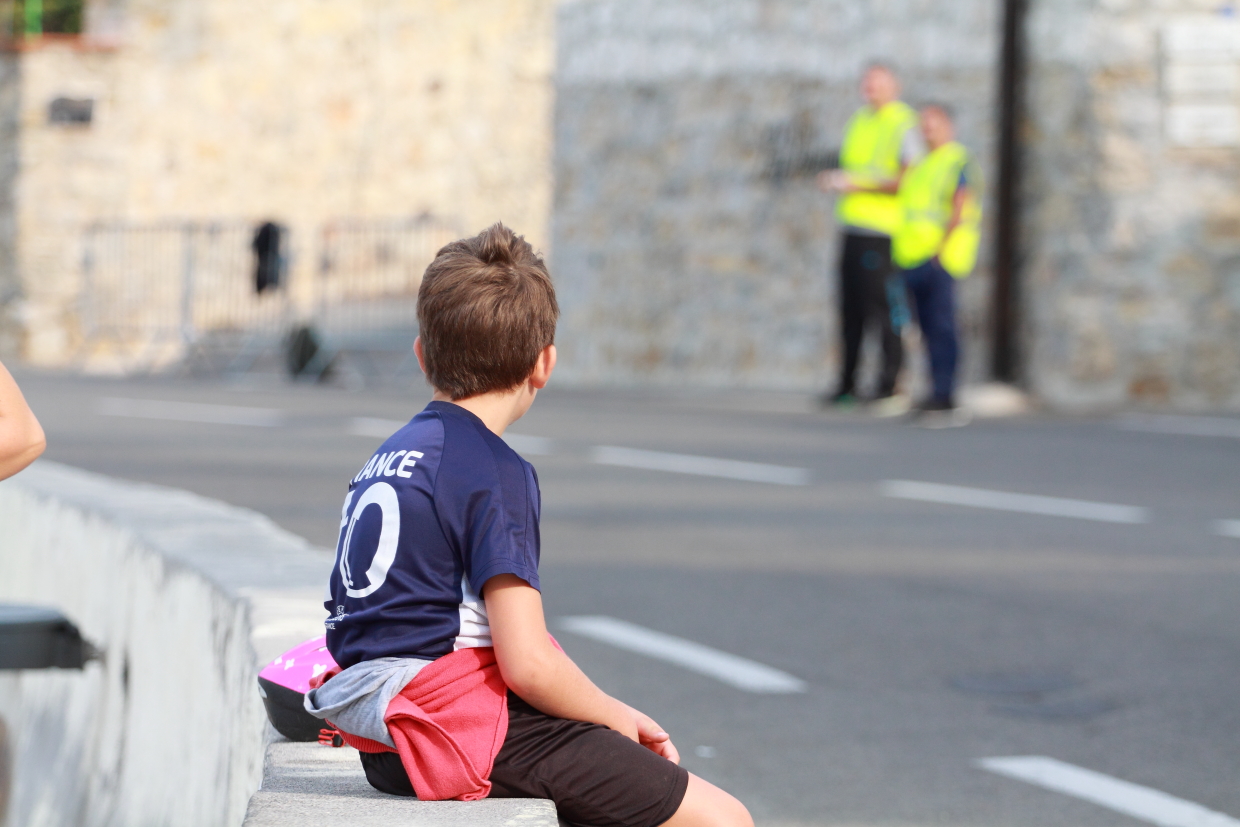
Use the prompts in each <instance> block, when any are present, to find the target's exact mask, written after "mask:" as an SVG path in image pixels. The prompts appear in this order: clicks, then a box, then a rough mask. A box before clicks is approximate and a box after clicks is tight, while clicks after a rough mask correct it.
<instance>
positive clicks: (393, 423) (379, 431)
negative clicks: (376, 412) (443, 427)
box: [349, 416, 555, 456]
mask: <svg viewBox="0 0 1240 827" xmlns="http://www.w3.org/2000/svg"><path fill="white" fill-rule="evenodd" d="M408 424H409V423H408V422H407V421H404V420H400V419H377V418H375V417H373V416H355V417H353V418H352V419H351V420H349V433H350V434H353V435H354V436H366V437H374V438H376V439H387V438H388V437H390V436H391V435H392V434H394V433H396V432H397V431H399V430H400V429H401V428H403V427H405V426H406V425H408ZM503 440H504V442H507V443H508V445H509V447H511V448H512V450H514V451H516V452H517V453H518V454H530V455H534V456H547V455H549V454H551V453H552V452H553V450H554V447H555V443H554V442H553V441H552V440H550V439H547V438H545V437H541V436H526V435H525V434H514V433H511V432H508V433H505V434H504V436H503Z"/></svg>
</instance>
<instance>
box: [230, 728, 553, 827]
mask: <svg viewBox="0 0 1240 827" xmlns="http://www.w3.org/2000/svg"><path fill="white" fill-rule="evenodd" d="M306 824H339V825H348V827H400V826H401V825H409V827H557V826H558V825H559V824H560V821H559V819H558V818H557V817H556V812H555V805H554V804H552V803H551V802H550V801H545V800H542V799H534V798H507V799H505V798H495V799H486V800H483V801H468V802H466V801H417V800H413V799H402V798H399V797H396V796H391V795H384V794H383V793H381V792H378V791H377V790H375V789H374V788H373V787H371V786H370V784H368V783H367V782H366V776H365V775H364V774H363V772H362V767H361V764H359V763H358V760H357V752H356V751H355V750H352V749H347V748H346V749H324V748H323V747H321V746H319V745H318V744H295V743H292V742H289V741H282V740H281V741H276V742H274V743H273V744H271V746H270V747H268V750H267V771H266V772H265V773H264V776H263V788H262V789H261V790H259V791H258V792H257V793H255V794H254V797H253V798H251V799H250V808H249V811H248V812H247V813H246V817H245V827H300V826H301V825H306Z"/></svg>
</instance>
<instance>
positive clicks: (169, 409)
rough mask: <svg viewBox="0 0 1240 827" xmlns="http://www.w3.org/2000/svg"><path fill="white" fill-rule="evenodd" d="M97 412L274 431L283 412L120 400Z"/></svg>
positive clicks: (110, 399) (104, 401)
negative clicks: (272, 429) (246, 426)
mask: <svg viewBox="0 0 1240 827" xmlns="http://www.w3.org/2000/svg"><path fill="white" fill-rule="evenodd" d="M97 410H98V412H99V413H101V414H103V415H104V416H126V417H133V418H136V419H163V420H168V421H171V422H205V423H207V424H210V425H249V426H252V427H256V428H276V427H279V426H280V425H282V424H283V423H284V412H283V411H278V410H276V409H275V408H242V407H238V406H236V405H211V404H206V403H203V402H169V401H167V400H162V399H123V398H120V397H115V396H105V397H103V398H101V399H100V400H99V404H98V408H97Z"/></svg>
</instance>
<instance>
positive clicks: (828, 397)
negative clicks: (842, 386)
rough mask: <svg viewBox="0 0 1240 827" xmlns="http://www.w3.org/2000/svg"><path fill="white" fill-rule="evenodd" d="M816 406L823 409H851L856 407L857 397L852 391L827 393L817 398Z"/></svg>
mask: <svg viewBox="0 0 1240 827" xmlns="http://www.w3.org/2000/svg"><path fill="white" fill-rule="evenodd" d="M818 404H819V405H821V406H822V407H824V408H852V407H856V405H857V396H856V394H854V393H853V392H852V391H836V392H835V393H831V392H830V391H828V392H827V393H824V394H822V395H821V396H819V397H818Z"/></svg>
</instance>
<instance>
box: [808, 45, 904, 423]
mask: <svg viewBox="0 0 1240 827" xmlns="http://www.w3.org/2000/svg"><path fill="white" fill-rule="evenodd" d="M861 94H862V96H863V97H864V98H865V101H866V103H865V106H862V107H861V108H860V109H858V110H857V111H856V113H854V114H853V116H852V118H851V119H850V120H849V121H848V125H847V126H846V127H845V128H844V143H843V145H842V147H841V148H840V164H839V169H833V170H828V171H826V172H822V173H820V174H819V176H818V186H819V187H820V188H821V189H822V190H823V191H825V192H834V193H839V194H840V197H839V200H838V201H837V202H836V207H835V215H836V218H837V220H838V221H839V223H840V226H841V229H842V230H843V238H842V244H841V247H842V249H841V254H840V266H839V299H838V300H839V309H840V334H841V340H842V345H843V347H842V353H841V354H840V357H841V359H840V378H839V384H838V385H836V387H835V389H834V390H833V391H828V392H827V394H825V395H824V396H823V397H822V402H823V403H824V404H834V405H849V404H853V403H855V402H856V401H857V397H858V394H857V387H856V373H857V362H858V360H859V358H860V355H861V342H862V339H863V338H864V335H865V329H866V328H867V327H868V326H870V325H876V326H877V327H878V329H879V331H880V333H881V338H882V351H883V363H882V368H881V369H880V371H879V377H878V387H877V388H876V389H875V393H874V398H875V400H876V402H877V403H878V404H877V406H876V411H877V412H879V413H902V412H903V411H904V410H907V407H908V406H907V403H906V402H905V403H904V404H903V406H902V407H895V406H893V403H895V405H899V403H900V402H901V401H902V400H903V398H902V397H896V396H895V395H894V394H895V387H896V377H897V375H898V374H899V372H900V363H901V361H903V357H904V350H903V346H902V344H901V342H900V336H899V334H898V333H897V332H896V331H895V329H894V326H893V324H892V321H891V311H890V308H889V307H888V304H887V278H888V275H889V274H890V273H891V236H892V234H893V233H895V231H896V230H897V228H898V227H899V226H900V220H901V212H900V205H899V201H898V199H897V197H896V192H897V190H898V189H899V186H900V178H901V176H903V174H904V171H905V170H906V169H907V168H908V167H909V166H910V165H911V164H913V163H915V162H916V161H917V160H918V159H919V158H920V157H921V155H922V152H923V149H922V145H921V137H920V135H919V134H918V132H917V128H916V127H917V113H916V112H914V111H913V109H912V108H910V107H909V106H908V105H907V104H905V103H903V102H902V101H901V100H900V99H899V97H900V83H899V80H898V79H897V78H896V75H895V73H894V72H893V71H892V70H891V68H890V67H888V66H885V65H882V64H878V63H875V64H871V65H870V67H869V68H868V69H866V71H865V75H864V76H863V78H862V80H861Z"/></svg>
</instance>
